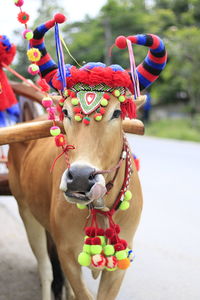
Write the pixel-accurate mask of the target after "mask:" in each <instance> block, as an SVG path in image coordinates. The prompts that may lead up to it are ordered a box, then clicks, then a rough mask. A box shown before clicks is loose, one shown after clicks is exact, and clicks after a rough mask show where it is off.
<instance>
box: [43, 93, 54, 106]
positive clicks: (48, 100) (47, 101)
mask: <svg viewBox="0 0 200 300" xmlns="http://www.w3.org/2000/svg"><path fill="white" fill-rule="evenodd" d="M52 104H53V100H52V99H51V97H48V96H47V97H44V98H43V99H42V105H43V106H44V107H45V108H47V107H51V105H52Z"/></svg>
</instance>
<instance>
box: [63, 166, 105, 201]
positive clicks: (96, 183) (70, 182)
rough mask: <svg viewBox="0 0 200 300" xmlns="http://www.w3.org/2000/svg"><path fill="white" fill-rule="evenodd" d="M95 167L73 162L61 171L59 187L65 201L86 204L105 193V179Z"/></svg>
mask: <svg viewBox="0 0 200 300" xmlns="http://www.w3.org/2000/svg"><path fill="white" fill-rule="evenodd" d="M95 172H96V168H94V167H92V166H89V165H82V164H76V163H75V164H73V165H71V167H70V168H69V169H68V170H66V171H65V172H64V173H63V176H62V179H61V184H60V189H61V190H62V191H63V192H64V195H65V198H66V200H67V201H69V202H72V203H82V204H88V203H90V202H92V201H95V200H98V199H100V198H102V197H103V196H104V195H105V193H106V191H107V190H106V187H105V180H104V177H103V176H102V175H100V174H97V175H95Z"/></svg>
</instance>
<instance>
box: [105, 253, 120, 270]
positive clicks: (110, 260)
mask: <svg viewBox="0 0 200 300" xmlns="http://www.w3.org/2000/svg"><path fill="white" fill-rule="evenodd" d="M106 267H107V268H108V269H114V268H116V267H117V259H116V257H115V256H108V257H106Z"/></svg>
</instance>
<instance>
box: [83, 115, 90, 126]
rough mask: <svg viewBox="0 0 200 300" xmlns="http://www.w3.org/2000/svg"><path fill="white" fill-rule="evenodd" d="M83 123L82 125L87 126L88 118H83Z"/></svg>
mask: <svg viewBox="0 0 200 300" xmlns="http://www.w3.org/2000/svg"><path fill="white" fill-rule="evenodd" d="M83 123H84V124H85V125H89V124H90V118H89V117H85V118H83Z"/></svg>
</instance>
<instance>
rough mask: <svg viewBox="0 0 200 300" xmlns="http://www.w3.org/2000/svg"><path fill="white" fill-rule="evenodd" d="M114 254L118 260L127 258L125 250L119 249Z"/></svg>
mask: <svg viewBox="0 0 200 300" xmlns="http://www.w3.org/2000/svg"><path fill="white" fill-rule="evenodd" d="M115 256H116V257H117V259H118V260H121V259H125V258H127V253H126V251H125V250H121V251H117V252H116V253H115Z"/></svg>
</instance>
